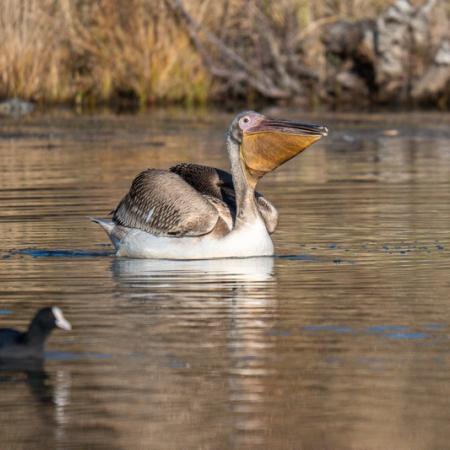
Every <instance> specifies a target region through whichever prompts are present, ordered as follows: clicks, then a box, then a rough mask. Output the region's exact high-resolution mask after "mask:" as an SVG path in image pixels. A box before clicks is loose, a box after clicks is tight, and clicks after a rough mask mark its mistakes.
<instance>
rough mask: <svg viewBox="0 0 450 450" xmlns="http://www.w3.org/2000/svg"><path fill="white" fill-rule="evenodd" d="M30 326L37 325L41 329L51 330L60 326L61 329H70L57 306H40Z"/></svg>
mask: <svg viewBox="0 0 450 450" xmlns="http://www.w3.org/2000/svg"><path fill="white" fill-rule="evenodd" d="M31 325H32V326H36V327H39V328H40V329H41V330H45V331H51V330H53V328H61V329H63V330H71V329H72V325H70V323H69V321H68V320H66V318H65V317H64V315H63V313H62V311H61V309H59V308H58V307H57V306H52V307H48V308H42V309H41V310H39V311H38V312H37V314H36V316H35V317H34V319H33V321H32V323H31Z"/></svg>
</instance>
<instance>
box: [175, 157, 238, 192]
mask: <svg viewBox="0 0 450 450" xmlns="http://www.w3.org/2000/svg"><path fill="white" fill-rule="evenodd" d="M170 171H171V172H173V173H176V174H178V175H179V176H180V177H181V178H183V180H184V181H186V183H189V184H190V185H191V186H192V187H193V188H194V189H196V190H197V191H198V192H200V193H201V194H203V195H210V196H212V197H216V198H218V199H220V200H224V198H223V193H222V189H224V188H225V189H231V190H232V191H233V195H234V187H233V177H232V176H231V174H229V173H228V172H225V170H221V169H216V168H215V167H209V166H202V165H200V164H190V163H182V164H177V165H176V166H173V167H171V168H170Z"/></svg>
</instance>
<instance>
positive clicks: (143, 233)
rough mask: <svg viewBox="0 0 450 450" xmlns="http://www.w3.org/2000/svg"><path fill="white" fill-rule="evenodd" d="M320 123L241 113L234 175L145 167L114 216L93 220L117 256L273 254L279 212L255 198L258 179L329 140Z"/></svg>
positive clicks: (235, 125)
mask: <svg viewBox="0 0 450 450" xmlns="http://www.w3.org/2000/svg"><path fill="white" fill-rule="evenodd" d="M327 134H328V130H327V128H326V127H323V126H319V125H311V124H305V123H301V122H294V121H289V120H280V119H270V118H268V117H265V116H264V115H262V114H259V113H256V112H254V111H245V112H242V113H240V114H238V115H237V116H236V117H235V118H234V120H233V121H232V122H231V125H230V127H229V129H228V132H227V136H226V146H227V151H228V157H229V159H230V163H231V174H230V173H228V172H226V171H224V170H221V169H216V168H214V167H208V166H202V165H198V164H186V163H185V164H178V165H176V166H174V167H171V168H170V169H169V170H159V169H147V170H144V171H143V172H141V173H140V174H139V175H138V176H137V177H136V178H135V179H134V181H133V183H132V184H131V188H130V190H129V192H128V193H127V194H126V195H125V196H124V197H123V198H122V200H121V201H120V202H119V204H118V205H117V207H116V208H115V209H114V210H113V211H112V214H113V216H112V220H104V219H98V218H93V219H92V220H93V221H94V222H96V223H98V224H99V225H101V226H102V227H103V229H104V230H105V231H106V233H107V234H108V236H109V237H110V239H111V241H112V243H113V245H114V247H115V249H116V255H117V256H125V257H130V258H147V259H212V258H231V257H238V258H239V257H252V256H270V255H273V252H274V247H273V243H272V239H271V237H270V235H271V234H272V233H273V232H274V231H275V229H276V227H277V223H278V212H277V210H276V209H275V207H274V206H273V205H272V204H271V203H270V202H269V201H268V200H266V199H265V198H264V197H263V196H262V195H261V194H260V193H258V192H256V185H257V183H258V181H259V180H260V179H261V178H262V177H263V176H264V175H265V174H267V173H269V172H271V171H272V170H274V169H276V168H277V167H279V166H281V165H282V164H283V163H285V162H286V161H288V160H290V159H291V158H293V157H294V156H296V155H298V154H299V153H300V152H302V151H303V150H305V149H306V148H307V147H309V146H310V145H311V144H313V143H314V142H316V141H317V140H319V139H320V138H321V137H322V136H326V135H327Z"/></svg>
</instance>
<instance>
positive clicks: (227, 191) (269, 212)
mask: <svg viewBox="0 0 450 450" xmlns="http://www.w3.org/2000/svg"><path fill="white" fill-rule="evenodd" d="M170 171H171V172H173V173H176V174H178V175H179V176H180V177H182V178H183V179H184V180H185V181H186V182H187V183H189V184H190V185H191V186H192V187H193V188H194V189H195V190H197V191H198V192H200V193H201V194H203V195H207V196H210V197H215V198H217V199H219V200H221V201H222V203H223V205H222V206H221V210H222V213H221V216H223V217H225V216H226V214H225V211H224V208H225V207H227V208H228V210H229V213H227V214H228V216H229V219H228V220H227V223H229V222H230V221H233V220H234V217H235V215H236V194H235V192H234V185H233V177H232V176H231V174H230V173H228V172H226V171H225V170H221V169H216V168H215V167H209V166H202V165H200V164H191V163H182V164H177V165H176V166H173V167H171V168H170ZM255 197H256V204H257V205H258V210H259V212H260V214H261V217H262V218H263V220H264V222H265V224H266V227H267V231H268V232H269V233H270V234H272V233H273V232H274V231H275V229H276V227H277V225H278V211H277V210H276V208H275V207H274V206H273V205H272V203H270V202H269V200H267V199H266V198H265V197H264V196H263V195H262V194H260V193H259V192H256V193H255ZM230 228H231V227H230Z"/></svg>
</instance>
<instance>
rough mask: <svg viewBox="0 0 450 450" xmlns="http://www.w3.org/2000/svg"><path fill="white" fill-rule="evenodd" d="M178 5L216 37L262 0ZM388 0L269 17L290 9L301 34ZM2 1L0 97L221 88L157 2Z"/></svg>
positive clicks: (190, 93) (296, 1) (201, 93)
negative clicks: (183, 7) (331, 19)
mask: <svg viewBox="0 0 450 450" xmlns="http://www.w3.org/2000/svg"><path fill="white" fill-rule="evenodd" d="M258 2H259V3H258ZM184 3H185V4H186V7H187V8H188V10H189V11H190V13H191V14H192V15H193V16H194V17H195V19H196V20H197V21H198V22H199V23H200V24H201V25H202V26H205V27H206V28H207V29H210V30H212V31H213V32H214V33H215V34H216V35H217V36H220V35H221V33H222V29H223V28H224V27H236V30H237V32H238V30H239V29H242V27H245V24H246V22H247V21H250V20H252V19H251V17H247V16H248V15H250V14H251V11H252V8H250V7H249V4H251V3H253V4H258V5H259V6H258V7H261V5H264V4H265V0H249V1H248V0H214V1H213V0H185V2H184ZM387 3H390V1H388V0H320V1H314V2H313V1H307V0H280V1H279V2H277V3H276V7H273V11H274V13H273V14H274V18H273V19H274V20H275V21H276V20H279V22H280V24H282V22H283V20H284V18H285V17H286V16H287V15H290V14H294V15H296V17H297V19H298V20H297V22H298V24H300V29H299V30H298V33H299V34H300V33H305V32H314V31H315V29H316V28H317V27H316V28H315V26H314V25H315V24H320V23H321V21H322V20H324V19H325V21H326V18H327V17H355V18H361V17H366V16H370V15H373V14H375V13H376V12H378V11H379V10H380V9H381V8H383V7H385V5H386V4H387ZM1 5H2V6H1V8H0V98H6V97H11V96H19V97H22V98H26V99H32V100H35V101H38V102H66V101H73V102H92V103H96V102H104V101H110V100H111V99H114V98H116V97H118V96H123V95H125V96H128V97H133V98H136V99H138V100H139V102H141V103H148V102H188V103H196V102H197V103H198V102H204V101H206V100H207V99H210V98H211V97H214V95H215V94H216V93H217V92H221V94H222V95H223V93H224V92H226V87H223V86H222V87H220V86H218V82H215V83H212V81H211V78H210V75H209V74H208V71H207V70H206V68H205V67H204V65H203V63H202V60H201V58H200V57H199V55H198V54H197V52H196V51H195V50H194V49H193V48H192V47H191V45H190V43H189V40H188V38H187V36H186V34H185V32H184V30H183V29H181V27H180V26H179V25H178V24H177V21H176V20H175V18H174V17H173V15H172V14H171V13H170V12H169V10H168V8H167V7H166V3H165V1H164V0H95V1H94V0H1ZM286 12H288V14H286ZM280 29H282V27H280ZM308 30H309V31H308ZM220 88H222V89H220Z"/></svg>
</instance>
